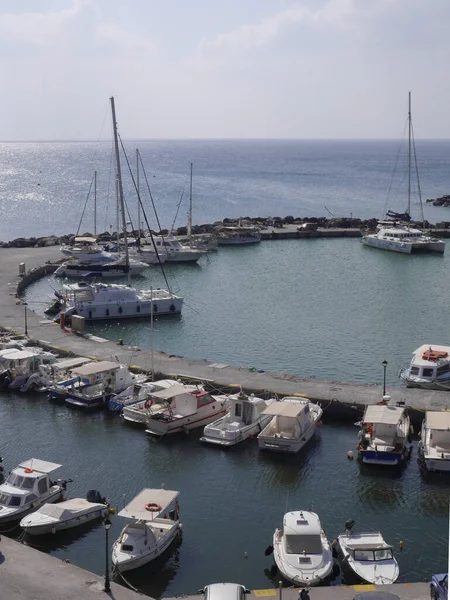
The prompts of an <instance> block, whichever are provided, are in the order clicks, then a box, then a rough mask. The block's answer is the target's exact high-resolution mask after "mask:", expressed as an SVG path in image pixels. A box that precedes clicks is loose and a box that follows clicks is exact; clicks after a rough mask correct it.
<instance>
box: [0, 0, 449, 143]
mask: <svg viewBox="0 0 450 600" xmlns="http://www.w3.org/2000/svg"><path fill="white" fill-rule="evenodd" d="M449 23H450V1H449V0H299V1H294V0H225V1H224V0H128V1H127V2H125V1H124V0H0V68H1V83H2V85H1V100H0V140H3V141H22V140H30V141H35V140H97V139H101V138H102V136H104V135H105V120H106V119H109V113H108V111H109V97H110V96H112V95H113V96H114V97H115V99H116V110H117V120H118V122H119V128H120V131H121V135H122V137H124V138H129V139H166V138H167V139H195V138H295V139H315V138H317V139H364V138H369V139H371V138H382V139H383V138H386V139H390V138H394V139H399V138H401V137H402V134H403V130H404V125H405V120H406V115H407V101H408V91H411V93H412V115H413V122H414V130H415V135H416V138H450V115H449V107H450V77H449V65H450V36H449V35H448V25H449ZM107 133H108V135H110V131H109V130H107Z"/></svg>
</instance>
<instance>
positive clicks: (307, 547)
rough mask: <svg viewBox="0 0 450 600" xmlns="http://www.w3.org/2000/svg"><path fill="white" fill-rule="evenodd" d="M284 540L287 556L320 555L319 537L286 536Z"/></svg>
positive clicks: (320, 544)
mask: <svg viewBox="0 0 450 600" xmlns="http://www.w3.org/2000/svg"><path fill="white" fill-rule="evenodd" d="M285 538H286V552H287V553H288V554H303V553H305V554H322V539H321V537H320V535H317V534H316V535H286V536H285Z"/></svg>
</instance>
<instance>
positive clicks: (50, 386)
mask: <svg viewBox="0 0 450 600" xmlns="http://www.w3.org/2000/svg"><path fill="white" fill-rule="evenodd" d="M91 362H94V361H93V360H92V359H91V358H85V357H82V356H75V357H73V358H64V359H62V360H56V362H54V363H51V364H49V365H42V366H41V367H40V369H41V373H42V377H41V385H40V387H38V388H36V391H38V392H44V393H48V394H51V393H52V392H53V391H54V390H56V389H58V390H59V389H60V388H65V387H69V386H70V385H75V384H80V383H81V382H80V381H79V379H80V378H79V377H72V369H74V368H75V367H81V366H82V365H87V364H88V363H91ZM62 391H63V390H62V389H61V392H62ZM65 395H66V394H64V397H65ZM56 397H59V395H58V394H57V393H56V394H55V398H56Z"/></svg>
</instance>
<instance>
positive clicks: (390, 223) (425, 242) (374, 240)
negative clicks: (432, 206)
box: [361, 92, 445, 254]
mask: <svg viewBox="0 0 450 600" xmlns="http://www.w3.org/2000/svg"><path fill="white" fill-rule="evenodd" d="M413 157H414V172H415V173H416V177H417V180H416V183H417V189H418V193H419V201H420V207H421V209H422V198H421V194H420V184H419V175H418V168H417V158H416V150H415V144H414V137H413V127H412V118H411V92H409V94H408V196H407V199H408V202H407V209H406V211H405V212H404V213H397V212H394V211H392V210H389V211H388V212H387V213H386V217H387V220H384V221H379V222H378V228H377V231H376V232H375V233H366V234H365V235H364V236H363V237H362V240H361V241H362V243H363V244H364V245H365V246H371V247H372V248H379V249H381V250H390V251H391V252H400V253H401V254H412V253H417V252H438V253H441V254H442V253H443V252H444V251H445V242H444V240H441V239H438V238H435V237H432V236H430V235H427V234H424V233H423V231H422V230H420V229H417V228H413V227H411V225H410V221H411V187H412V167H413V165H412V162H413V161H412V158H413ZM422 221H423V212H422Z"/></svg>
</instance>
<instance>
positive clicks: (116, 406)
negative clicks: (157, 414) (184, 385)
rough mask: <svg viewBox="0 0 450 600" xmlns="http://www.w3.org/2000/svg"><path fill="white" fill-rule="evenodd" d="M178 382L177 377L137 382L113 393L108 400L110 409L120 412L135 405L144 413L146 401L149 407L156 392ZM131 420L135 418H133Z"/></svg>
mask: <svg viewBox="0 0 450 600" xmlns="http://www.w3.org/2000/svg"><path fill="white" fill-rule="evenodd" d="M178 384H179V381H178V380H177V379H160V380H159V381H143V382H142V383H135V384H133V385H130V386H128V387H127V388H125V389H124V390H123V392H120V393H119V394H113V395H112V396H111V398H110V400H109V402H108V409H109V410H111V411H113V412H116V413H119V412H122V411H123V410H125V408H127V409H128V408H130V407H134V408H136V409H137V411H138V414H140V415H142V414H143V413H142V409H144V408H146V406H145V404H146V401H147V408H148V406H149V404H150V400H151V397H152V394H153V393H154V392H159V391H161V390H164V389H167V388H169V387H171V386H174V385H178ZM132 414H133V413H131V415H132ZM127 420H128V419H127ZM129 420H133V418H131V419H129ZM144 422H145V421H144ZM144 422H143V424H144Z"/></svg>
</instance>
